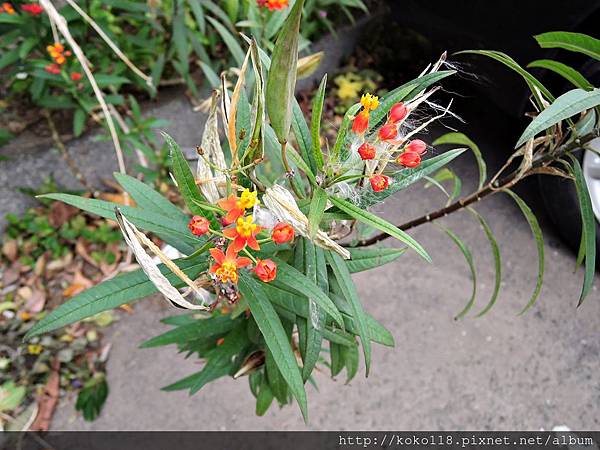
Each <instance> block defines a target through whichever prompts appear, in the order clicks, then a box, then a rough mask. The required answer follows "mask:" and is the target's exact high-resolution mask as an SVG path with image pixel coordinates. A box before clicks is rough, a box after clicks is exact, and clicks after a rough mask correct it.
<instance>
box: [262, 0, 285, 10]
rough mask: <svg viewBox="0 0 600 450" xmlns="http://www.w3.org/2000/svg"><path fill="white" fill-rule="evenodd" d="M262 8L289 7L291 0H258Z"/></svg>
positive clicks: (276, 8)
mask: <svg viewBox="0 0 600 450" xmlns="http://www.w3.org/2000/svg"><path fill="white" fill-rule="evenodd" d="M256 3H257V4H258V6H260V7H261V8H268V9H269V11H275V10H281V9H283V8H287V6H288V4H289V0H256Z"/></svg>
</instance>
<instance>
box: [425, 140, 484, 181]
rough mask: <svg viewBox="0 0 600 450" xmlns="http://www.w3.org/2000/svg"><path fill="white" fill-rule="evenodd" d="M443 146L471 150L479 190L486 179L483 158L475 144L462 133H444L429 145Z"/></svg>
mask: <svg viewBox="0 0 600 450" xmlns="http://www.w3.org/2000/svg"><path fill="white" fill-rule="evenodd" d="M444 144H455V145H466V146H467V147H469V148H470V149H471V151H472V152H473V154H474V155H475V159H476V160H477V167H478V168H479V189H481V188H482V187H483V184H484V183H485V180H486V178H487V168H486V164H485V161H484V159H483V156H482V155H481V150H479V147H478V146H477V144H475V142H473V141H472V140H471V139H469V138H468V137H467V136H466V135H464V134H462V133H446V134H444V135H443V136H440V137H439V138H437V139H436V140H435V141H433V143H432V144H431V145H444Z"/></svg>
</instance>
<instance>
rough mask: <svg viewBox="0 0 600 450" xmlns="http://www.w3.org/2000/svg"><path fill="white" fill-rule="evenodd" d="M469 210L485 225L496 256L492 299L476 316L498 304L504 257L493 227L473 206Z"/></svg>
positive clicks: (486, 233) (484, 227) (485, 230)
mask: <svg viewBox="0 0 600 450" xmlns="http://www.w3.org/2000/svg"><path fill="white" fill-rule="evenodd" d="M468 210H469V212H471V213H472V214H473V215H475V217H477V220H479V223H480V224H481V226H482V227H483V231H484V232H485V236H486V237H487V239H488V241H489V242H490V247H491V248H492V256H493V257H494V271H495V274H496V276H495V281H494V289H493V291H492V297H491V298H490V301H489V302H488V304H487V305H486V306H485V308H483V309H482V310H481V312H479V313H478V314H477V316H476V317H481V316H483V315H484V314H486V313H487V312H488V311H489V310H490V309H492V307H493V306H494V305H495V304H496V300H497V299H498V293H499V292H500V285H501V282H502V259H501V257H500V247H499V246H498V242H497V241H496V238H495V237H494V233H493V232H492V229H491V228H490V226H489V225H488V223H487V222H486V220H485V219H484V218H483V216H481V214H479V213H478V212H477V211H475V210H474V209H473V208H468Z"/></svg>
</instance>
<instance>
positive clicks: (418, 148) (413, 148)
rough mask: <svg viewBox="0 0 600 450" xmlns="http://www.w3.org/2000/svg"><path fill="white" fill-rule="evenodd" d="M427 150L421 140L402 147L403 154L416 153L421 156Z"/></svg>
mask: <svg viewBox="0 0 600 450" xmlns="http://www.w3.org/2000/svg"><path fill="white" fill-rule="evenodd" d="M425 150H427V144H426V143H425V142H423V141H422V140H421V139H415V140H414V141H410V142H409V143H408V144H406V146H405V147H404V151H405V152H412V153H418V154H419V155H422V154H423V153H425Z"/></svg>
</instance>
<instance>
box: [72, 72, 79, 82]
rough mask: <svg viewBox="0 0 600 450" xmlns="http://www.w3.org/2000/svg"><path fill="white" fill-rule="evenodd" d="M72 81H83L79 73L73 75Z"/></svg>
mask: <svg viewBox="0 0 600 450" xmlns="http://www.w3.org/2000/svg"><path fill="white" fill-rule="evenodd" d="M71 80H73V81H79V80H81V74H80V73H79V72H73V73H72V74H71Z"/></svg>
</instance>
